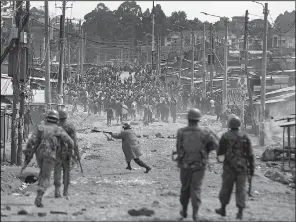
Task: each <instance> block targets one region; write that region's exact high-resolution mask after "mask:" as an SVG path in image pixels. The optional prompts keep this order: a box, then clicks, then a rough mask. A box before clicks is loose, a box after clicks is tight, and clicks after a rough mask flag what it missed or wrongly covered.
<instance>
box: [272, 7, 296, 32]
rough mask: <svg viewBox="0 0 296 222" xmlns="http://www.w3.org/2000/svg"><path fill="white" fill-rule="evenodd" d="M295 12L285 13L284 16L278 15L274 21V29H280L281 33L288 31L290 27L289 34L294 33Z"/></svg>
mask: <svg viewBox="0 0 296 222" xmlns="http://www.w3.org/2000/svg"><path fill="white" fill-rule="evenodd" d="M294 22H295V10H293V11H292V12H287V11H285V13H284V14H280V15H279V16H278V17H277V18H276V19H275V21H274V23H275V25H274V26H275V28H276V29H281V31H282V32H285V31H288V29H289V28H290V27H291V26H292V27H291V29H290V32H295V24H294V25H293V23H294Z"/></svg>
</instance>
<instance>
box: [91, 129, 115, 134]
mask: <svg viewBox="0 0 296 222" xmlns="http://www.w3.org/2000/svg"><path fill="white" fill-rule="evenodd" d="M91 132H94V133H107V134H110V135H111V134H112V132H109V131H104V130H98V129H96V128H94V129H92V130H91Z"/></svg>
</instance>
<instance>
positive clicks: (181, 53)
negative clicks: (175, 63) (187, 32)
mask: <svg viewBox="0 0 296 222" xmlns="http://www.w3.org/2000/svg"><path fill="white" fill-rule="evenodd" d="M180 35H181V45H180V62H179V81H178V83H179V87H180V86H181V76H182V62H183V32H181V31H180Z"/></svg>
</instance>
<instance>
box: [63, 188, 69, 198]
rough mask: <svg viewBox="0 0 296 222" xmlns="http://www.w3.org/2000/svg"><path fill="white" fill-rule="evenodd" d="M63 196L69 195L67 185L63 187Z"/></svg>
mask: <svg viewBox="0 0 296 222" xmlns="http://www.w3.org/2000/svg"><path fill="white" fill-rule="evenodd" d="M63 196H64V197H67V196H69V193H68V187H64V191H63Z"/></svg>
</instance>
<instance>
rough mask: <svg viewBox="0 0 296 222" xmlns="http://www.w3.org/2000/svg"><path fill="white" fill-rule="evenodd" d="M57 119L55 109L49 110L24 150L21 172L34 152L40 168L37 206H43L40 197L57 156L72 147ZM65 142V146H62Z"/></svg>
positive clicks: (71, 150)
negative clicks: (43, 121) (23, 162)
mask: <svg viewBox="0 0 296 222" xmlns="http://www.w3.org/2000/svg"><path fill="white" fill-rule="evenodd" d="M58 121H59V113H58V112H57V111H56V110H49V111H48V112H47V115H46V122H45V123H44V124H40V125H39V126H38V127H37V130H36V131H35V132H34V133H33V134H32V136H31V137H30V139H29V140H28V143H27V146H26V149H25V150H24V154H25V164H24V166H23V167H22V170H21V173H22V172H23V170H24V169H25V168H26V167H27V166H28V164H29V163H30V161H31V159H32V158H33V155H34V153H36V160H37V163H38V166H39V168H40V172H39V176H38V189H37V196H36V199H35V205H36V206H37V207H43V204H42V197H43V195H44V193H45V191H46V189H47V187H48V185H49V182H50V176H51V171H52V170H53V168H54V165H55V161H56V158H57V156H61V155H66V154H68V155H71V153H72V152H73V148H74V142H73V140H72V139H71V137H70V136H68V134H67V133H66V132H65V131H64V130H63V129H62V128H61V127H59V126H58V125H57V123H58ZM65 143H66V144H67V146H62V144H65Z"/></svg>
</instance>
